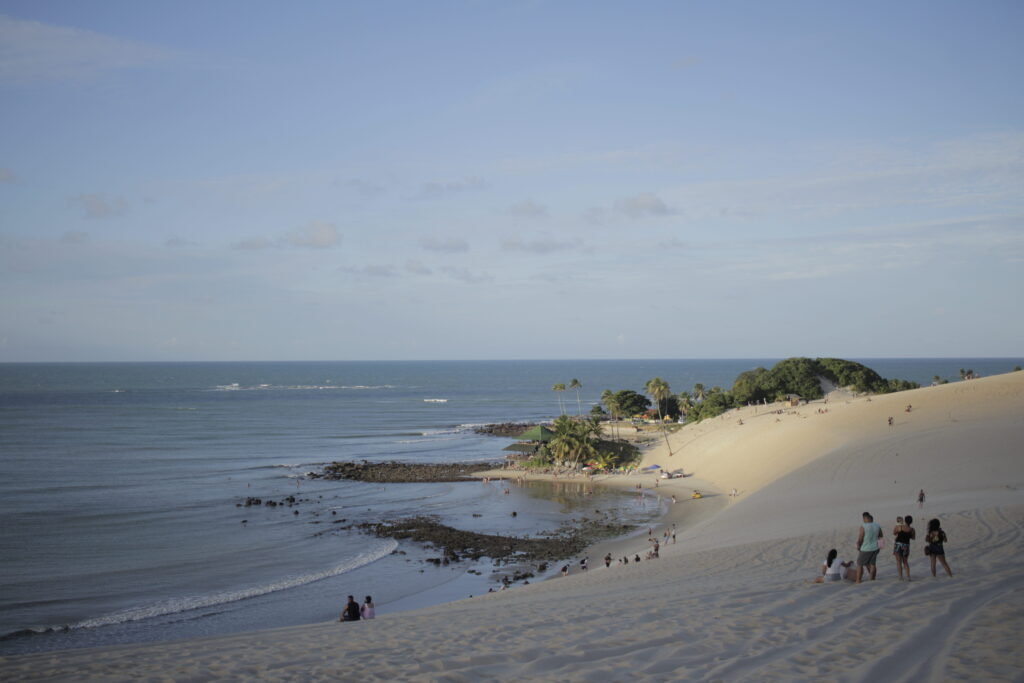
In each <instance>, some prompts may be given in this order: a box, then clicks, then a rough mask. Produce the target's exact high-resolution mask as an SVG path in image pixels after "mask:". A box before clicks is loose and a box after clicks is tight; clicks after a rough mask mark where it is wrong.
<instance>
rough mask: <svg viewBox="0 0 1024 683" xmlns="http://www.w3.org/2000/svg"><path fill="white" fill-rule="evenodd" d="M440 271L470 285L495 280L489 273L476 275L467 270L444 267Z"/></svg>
mask: <svg viewBox="0 0 1024 683" xmlns="http://www.w3.org/2000/svg"><path fill="white" fill-rule="evenodd" d="M440 271H441V272H442V273H444V274H445V275H448V276H449V277H451V278H452V279H455V280H458V281H459V282H465V283H466V284H470V285H479V284H484V283H487V282H492V281H493V280H494V278H493V277H491V276H490V275H488V274H487V273H474V272H472V271H470V270H468V269H466V268H457V267H455V266H443V267H442V268H440Z"/></svg>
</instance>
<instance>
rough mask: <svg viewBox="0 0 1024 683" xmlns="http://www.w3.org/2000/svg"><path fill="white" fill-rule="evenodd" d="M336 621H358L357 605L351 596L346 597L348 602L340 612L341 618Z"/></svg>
mask: <svg viewBox="0 0 1024 683" xmlns="http://www.w3.org/2000/svg"><path fill="white" fill-rule="evenodd" d="M338 621H359V603H358V602H356V599H355V598H353V597H352V596H351V595H350V596H348V602H346V603H345V608H344V609H342V610H341V618H340V619H338Z"/></svg>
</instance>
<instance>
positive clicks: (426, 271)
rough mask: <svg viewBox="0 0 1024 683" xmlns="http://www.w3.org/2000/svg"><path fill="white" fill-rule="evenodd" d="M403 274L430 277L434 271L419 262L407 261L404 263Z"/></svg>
mask: <svg viewBox="0 0 1024 683" xmlns="http://www.w3.org/2000/svg"><path fill="white" fill-rule="evenodd" d="M405 272H407V273H412V274H413V275H431V274H433V272H434V271H433V270H431V269H430V268H429V267H427V266H425V265H423V264H422V263H420V262H419V261H416V260H409V261H406V262H405Z"/></svg>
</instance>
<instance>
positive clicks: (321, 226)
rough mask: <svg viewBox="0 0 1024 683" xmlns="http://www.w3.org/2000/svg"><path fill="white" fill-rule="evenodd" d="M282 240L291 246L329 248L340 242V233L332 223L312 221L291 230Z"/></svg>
mask: <svg viewBox="0 0 1024 683" xmlns="http://www.w3.org/2000/svg"><path fill="white" fill-rule="evenodd" d="M284 240H285V242H287V243H288V244H290V245H292V246H293V247H304V248H307V249H329V248H330V247H334V246H337V245H338V244H341V233H339V232H338V228H337V227H336V226H335V225H334V224H333V223H328V222H326V221H313V222H311V223H310V224H309V225H306V226H303V227H301V228H296V229H295V230H292V231H291V232H290V233H288V235H287V236H285V238H284Z"/></svg>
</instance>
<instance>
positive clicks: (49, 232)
mask: <svg viewBox="0 0 1024 683" xmlns="http://www.w3.org/2000/svg"><path fill="white" fill-rule="evenodd" d="M1022 33H1024V3H1020V2H1016V1H1015V0H1010V1H1006V2H1000V1H997V0H980V1H978V2H946V1H943V0H937V1H936V0H929V1H925V2H921V1H907V2H899V3H892V2H856V3H852V2H846V3H831V2H825V3H823V2H818V1H812V2H787V1H780V2H762V1H760V0H758V1H752V2H736V1H728V0H725V1H722V2H707V1H705V2H698V1H684V0H674V1H671V2H659V1H654V0H652V1H648V2H643V3H633V2H570V1H551V2H545V1H542V0H535V1H525V0H524V1H520V2H516V1H514V0H509V1H507V2H498V1H497V0H491V1H488V0H464V1H454V0H453V1H443V0H437V1H419V0H417V1H408V2H403V1H400V0H384V1H368V2H342V1H340V0H332V1H325V2H318V1H315V0H307V1H305V2H301V3H290V2H283V1H282V2H266V1H257V0H245V1H231V0H222V1H219V2H214V3H210V2H205V1H204V2H199V1H194V0H184V1H181V0H179V1H176V2H173V3H171V2H137V1H136V0H129V1H117V0H103V1H97V0H73V1H69V2H61V1H56V0H44V1H42V2H40V1H39V0H31V1H27V2H13V1H7V0H0V104H2V106H0V361H2V362H23V361H147V360H154V361H157V360H159V361H190V360H377V359H379V360H390V359H396V360H404V359H539V358H579V359H584V358H773V357H775V358H779V357H788V356H838V357H856V358H870V357H964V356H972V357H974V356H995V357H1000V356H1004V357H1005V356H1019V355H1020V354H1021V352H1022V341H1024V315H1022V314H1021V313H1020V299H1021V296H1022V294H1024V87H1021V84H1022V83H1024V41H1021V40H1020V36H1021V35H1022Z"/></svg>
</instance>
